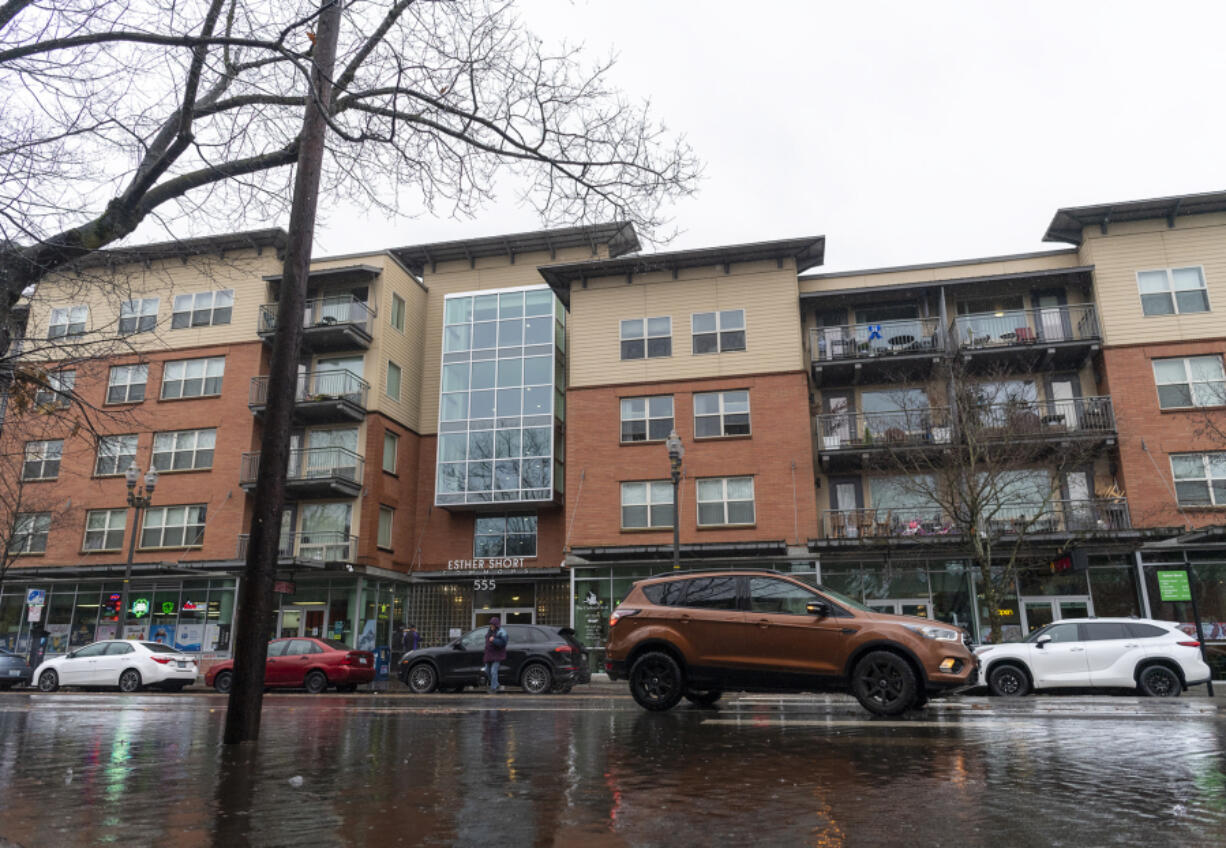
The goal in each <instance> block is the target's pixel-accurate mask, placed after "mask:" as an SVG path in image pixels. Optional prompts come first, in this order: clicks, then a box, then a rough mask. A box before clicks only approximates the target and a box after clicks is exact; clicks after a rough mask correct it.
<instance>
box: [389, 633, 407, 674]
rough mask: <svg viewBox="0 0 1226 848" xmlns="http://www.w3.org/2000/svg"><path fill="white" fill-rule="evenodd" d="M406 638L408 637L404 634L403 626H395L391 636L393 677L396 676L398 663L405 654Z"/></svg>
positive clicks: (398, 667)
mask: <svg viewBox="0 0 1226 848" xmlns="http://www.w3.org/2000/svg"><path fill="white" fill-rule="evenodd" d="M406 636H408V634H407V633H405V632H404V625H403V624H400V625H397V626H396V632H395V633H393V634H392V674H393V675H394V674H396V672H397V671H399V669H400V661H401V660H402V659H403V658H404V653H405V647H404V644H405V642H406V641H407V639H406V638H405V637H406Z"/></svg>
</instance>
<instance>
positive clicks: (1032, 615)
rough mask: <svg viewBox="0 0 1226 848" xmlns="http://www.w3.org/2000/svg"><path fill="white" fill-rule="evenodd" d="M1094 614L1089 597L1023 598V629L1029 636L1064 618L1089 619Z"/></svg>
mask: <svg viewBox="0 0 1226 848" xmlns="http://www.w3.org/2000/svg"><path fill="white" fill-rule="evenodd" d="M1093 614H1094V604H1093V603H1092V602H1091V601H1090V596H1089V595H1065V596H1063V597H1055V598H1022V627H1023V629H1024V630H1025V631H1026V634H1027V635H1029V634H1030V633H1033V632H1034V631H1036V630H1038V629H1039V628H1040V627H1045V626H1047V625H1048V624H1051V623H1052V622H1053V621H1059V620H1060V619H1062V618H1087V617H1089V616H1091V615H1093Z"/></svg>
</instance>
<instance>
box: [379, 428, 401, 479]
mask: <svg viewBox="0 0 1226 848" xmlns="http://www.w3.org/2000/svg"><path fill="white" fill-rule="evenodd" d="M389 442H390V443H391V449H390V450H389V449H388V443H389ZM399 450H400V436H399V434H397V433H393V432H392V431H391V430H384V431H383V470H384V471H386V472H387V473H388V474H395V473H396V453H397V452H398V451H399ZM389 458H390V459H391V462H390V463H389V462H388V459H389ZM389 464H390V465H391V467H390V468H389V467H388V465H389Z"/></svg>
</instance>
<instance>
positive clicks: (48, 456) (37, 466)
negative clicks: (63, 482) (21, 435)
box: [21, 439, 64, 480]
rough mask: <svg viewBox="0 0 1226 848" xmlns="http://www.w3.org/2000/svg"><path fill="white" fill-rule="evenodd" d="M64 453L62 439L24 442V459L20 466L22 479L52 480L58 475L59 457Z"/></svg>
mask: <svg viewBox="0 0 1226 848" xmlns="http://www.w3.org/2000/svg"><path fill="white" fill-rule="evenodd" d="M63 455H64V440H63V439H53V440H51V441H45V442H26V461H25V465H24V466H23V467H22V472H21V479H23V480H54V479H55V478H56V477H58V476H60V459H61V458H62V457H63Z"/></svg>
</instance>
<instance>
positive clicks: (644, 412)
mask: <svg viewBox="0 0 1226 848" xmlns="http://www.w3.org/2000/svg"><path fill="white" fill-rule="evenodd" d="M621 419H622V441H623V442H648V441H659V440H663V439H667V438H668V434H669V433H670V432H672V429H673V397H672V395H658V396H656V397H632V398H622V399H621Z"/></svg>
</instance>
